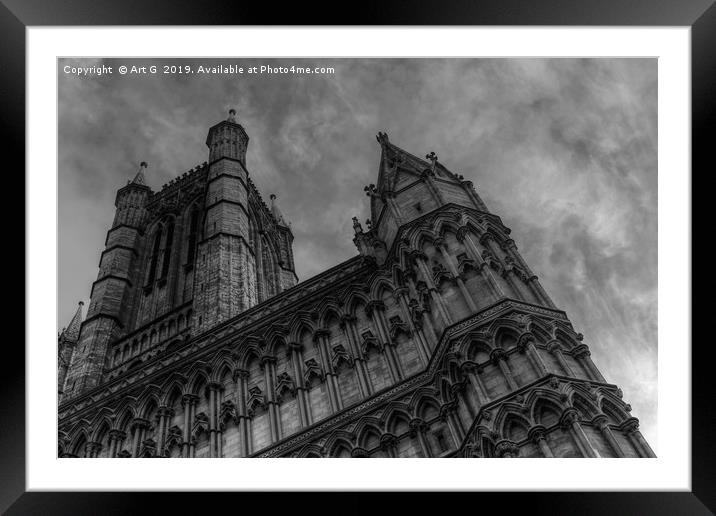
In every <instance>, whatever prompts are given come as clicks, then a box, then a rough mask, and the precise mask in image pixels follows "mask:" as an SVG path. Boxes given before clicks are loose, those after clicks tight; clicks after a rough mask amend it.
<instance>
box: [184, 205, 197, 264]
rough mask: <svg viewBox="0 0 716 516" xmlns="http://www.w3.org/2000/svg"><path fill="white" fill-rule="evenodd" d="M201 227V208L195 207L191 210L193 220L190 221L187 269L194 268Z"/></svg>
mask: <svg viewBox="0 0 716 516" xmlns="http://www.w3.org/2000/svg"><path fill="white" fill-rule="evenodd" d="M198 227H199V207H198V206H194V209H192V210H191V218H190V220H189V243H188V246H189V249H188V251H187V255H186V268H187V270H191V268H192V267H193V266H194V256H195V253H196V235H197V230H198Z"/></svg>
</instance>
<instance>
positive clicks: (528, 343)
mask: <svg viewBox="0 0 716 516" xmlns="http://www.w3.org/2000/svg"><path fill="white" fill-rule="evenodd" d="M517 347H518V349H519V350H520V352H521V353H525V354H526V355H527V359H528V360H529V362H530V363H531V364H532V367H533V368H534V370H535V372H536V373H537V377H538V378H541V377H543V376H545V375H546V374H547V366H546V365H545V363H544V362H543V361H542V357H541V356H540V355H539V351H537V348H535V344H534V337H533V336H532V335H531V334H525V335H522V336H521V337H520V340H519V342H518V343H517Z"/></svg>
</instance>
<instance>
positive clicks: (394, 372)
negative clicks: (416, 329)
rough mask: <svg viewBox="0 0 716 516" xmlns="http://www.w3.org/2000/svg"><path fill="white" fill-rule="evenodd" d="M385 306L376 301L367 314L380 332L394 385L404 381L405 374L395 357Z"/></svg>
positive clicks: (372, 303) (368, 307)
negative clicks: (386, 323)
mask: <svg viewBox="0 0 716 516" xmlns="http://www.w3.org/2000/svg"><path fill="white" fill-rule="evenodd" d="M384 311H385V304H384V303H383V301H378V300H374V301H371V302H370V303H368V306H366V307H365V313H366V315H367V316H368V317H370V318H371V320H372V321H373V326H374V327H375V328H376V330H377V332H378V338H379V339H380V341H381V342H382V343H383V356H384V357H385V361H386V362H387V364H388V369H389V370H390V378H391V380H392V381H393V383H396V382H399V381H400V380H402V379H403V372H402V371H401V369H400V364H399V363H398V360H397V359H396V357H395V353H394V350H393V345H392V344H393V342H392V340H391V338H390V335H389V334H388V330H387V328H386V325H385V315H384Z"/></svg>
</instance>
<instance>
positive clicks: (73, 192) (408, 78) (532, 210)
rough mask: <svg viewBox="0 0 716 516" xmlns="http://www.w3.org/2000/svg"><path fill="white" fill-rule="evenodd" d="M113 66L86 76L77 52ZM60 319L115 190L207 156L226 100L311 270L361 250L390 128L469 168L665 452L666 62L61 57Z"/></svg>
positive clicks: (301, 267)
mask: <svg viewBox="0 0 716 516" xmlns="http://www.w3.org/2000/svg"><path fill="white" fill-rule="evenodd" d="M102 63H105V64H108V65H110V66H113V67H114V69H115V73H113V74H107V75H103V76H101V77H97V76H88V77H77V76H73V75H67V74H65V73H63V71H62V70H63V67H64V65H65V64H71V65H81V66H92V65H97V64H102ZM218 63H225V64H229V63H232V64H235V65H236V64H238V65H240V66H244V67H250V66H260V65H261V64H271V65H272V66H291V65H292V64H295V65H297V66H317V65H320V66H332V67H334V68H335V74H330V75H310V76H309V75H301V76H298V75H286V74H256V75H248V74H245V75H164V74H156V75H137V76H134V75H119V74H117V73H116V68H117V67H118V66H119V65H121V64H128V65H131V64H140V65H141V64H145V65H150V64H156V65H162V64H177V65H185V64H190V65H192V66H193V67H196V66H197V65H199V64H218ZM59 65H60V66H59V70H58V74H59V77H58V84H59V184H58V188H59V264H58V266H59V271H58V272H59V286H58V288H59V314H58V316H59V320H58V330H59V329H61V328H62V327H63V326H66V325H67V323H68V321H69V319H70V318H71V316H72V314H73V313H74V311H75V310H76V307H77V301H78V300H84V301H85V302H87V301H88V296H89V292H90V287H91V284H92V282H93V281H94V280H95V279H96V275H97V271H98V262H99V257H100V252H101V251H102V248H103V244H104V239H105V236H106V231H107V230H108V229H109V227H110V225H111V223H112V219H113V216H114V197H115V193H116V190H117V189H118V188H120V187H121V186H123V185H124V184H126V182H127V180H128V179H130V178H131V177H132V176H133V175H134V174H135V173H136V170H137V168H138V165H139V163H140V162H141V161H148V162H149V169H148V173H147V182H148V183H149V185H150V186H152V187H153V188H154V189H157V188H158V187H160V186H161V185H162V184H164V183H165V182H167V181H169V180H170V179H172V178H173V177H175V176H177V175H178V174H181V173H183V172H185V171H187V170H189V169H190V168H192V167H194V166H195V165H197V164H200V163H201V162H203V161H206V160H207V157H208V155H207V149H206V145H205V143H204V141H205V138H206V132H207V129H208V128H209V127H210V126H211V125H213V124H215V123H216V122H218V121H219V120H222V119H225V118H226V116H227V112H228V110H229V108H231V107H234V108H235V109H236V110H237V119H238V121H239V122H240V123H241V124H242V125H243V126H244V128H245V129H246V131H247V132H248V134H249V137H250V141H249V150H248V156H247V166H248V168H249V171H250V173H251V175H252V178H253V180H254V182H255V183H256V185H257V186H258V188H259V190H260V191H261V193H262V194H263V197H264V199H265V200H268V195H269V194H270V193H275V194H277V196H278V202H279V206H280V207H281V210H282V211H283V213H284V215H285V216H286V218H287V219H289V220H291V222H292V225H293V233H294V236H295V241H294V252H295V261H296V268H297V273H298V276H299V280H304V279H307V278H309V277H311V276H313V275H314V274H317V273H319V272H321V271H323V270H325V269H326V268H328V267H330V266H333V265H336V264H338V263H340V262H342V261H344V260H346V259H348V258H350V257H352V256H354V255H355V254H356V253H357V251H356V249H355V246H354V245H353V242H352V233H353V232H352V227H351V217H352V216H354V215H356V216H358V217H359V218H360V220H365V219H366V218H367V217H368V215H369V207H368V198H367V197H366V196H365V194H364V192H363V186H365V185H367V184H369V183H373V182H375V180H376V179H377V167H378V159H379V146H378V143H377V142H376V140H375V135H376V133H377V132H378V131H387V133H388V134H389V136H390V140H391V142H393V143H395V144H396V145H399V146H400V147H403V148H404V149H406V150H407V151H408V152H411V153H413V154H415V155H417V156H424V155H425V154H427V153H428V152H430V151H435V152H436V153H437V154H438V157H439V159H440V161H441V162H442V163H443V164H444V165H445V166H446V167H447V168H448V169H450V170H451V171H453V172H455V173H459V174H463V175H464V176H465V178H466V179H470V180H472V181H473V182H474V183H475V185H476V187H477V189H478V193H479V194H480V195H481V196H482V198H483V199H484V200H485V202H486V203H487V206H488V208H489V209H490V210H491V211H492V212H494V213H496V214H497V215H499V216H500V217H501V218H502V220H503V222H504V223H505V224H506V225H507V226H508V227H510V228H511V229H512V237H513V238H514V239H515V241H516V243H517V245H518V248H519V249H520V251H521V252H522V255H523V256H524V258H525V259H526V261H527V262H528V263H529V265H530V267H531V268H532V269H533V271H534V272H535V274H537V275H538V276H539V277H540V281H541V282H542V285H543V286H544V287H545V288H546V290H547V291H548V292H549V294H550V295H551V296H552V298H553V299H554V301H555V303H556V304H557V306H558V307H560V308H562V309H564V310H565V311H566V312H567V314H568V316H569V317H570V319H571V321H572V323H573V324H574V326H575V329H576V330H577V331H579V332H581V333H583V334H584V336H585V339H584V342H585V343H587V344H588V345H589V346H590V347H591V350H592V358H593V360H594V362H595V363H596V365H597V367H599V368H600V370H601V371H602V373H603V374H604V376H605V377H606V379H607V381H609V382H613V383H616V384H618V385H619V386H620V387H621V388H622V390H623V391H624V397H625V399H626V401H627V402H628V403H630V404H631V405H632V407H633V414H634V415H635V416H636V417H638V418H639V419H640V421H641V429H642V432H643V434H644V435H645V437H646V439H647V440H648V441H649V442H650V444H651V445H652V447H654V449H655V450H656V448H657V427H656V422H657V420H656V415H657V414H656V409H657V403H656V401H657V147H656V145H657V62H656V60H655V59H581V60H580V59H345V60H341V59H326V60H299V59H291V60H271V59H241V60H233V61H232V60H226V59H222V60H218V61H212V60H207V59H202V60H196V61H192V60H176V59H174V60H115V59H110V60H104V61H101V60H94V59H81V60H79V59H73V60H60V63H59Z"/></svg>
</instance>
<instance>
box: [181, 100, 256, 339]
mask: <svg viewBox="0 0 716 516" xmlns="http://www.w3.org/2000/svg"><path fill="white" fill-rule="evenodd" d="M248 142H249V137H248V135H247V134H246V131H245V130H244V128H243V127H242V126H241V125H239V124H238V123H237V122H236V111H235V110H233V109H231V110H230V111H229V117H228V118H227V119H226V120H224V121H222V122H219V123H218V124H216V125H214V126H212V127H211V128H210V129H209V133H208V135H207V137H206V145H207V147H208V148H209V172H208V177H207V187H206V199H205V209H206V217H205V223H204V224H205V225H204V239H203V240H202V241H201V242H200V243H199V247H198V252H197V265H196V275H195V280H194V289H195V292H194V294H195V295H194V306H195V313H196V323H197V326H198V329H199V331H201V330H203V329H204V328H207V327H210V326H211V325H214V324H216V323H218V322H221V321H224V320H226V319H229V318H231V317H233V316H235V315H237V314H239V313H240V312H243V311H244V310H246V309H248V308H250V307H251V306H253V305H255V304H256V303H257V299H258V298H257V293H256V258H255V256H254V253H253V252H252V251H251V246H250V244H249V241H250V238H249V232H250V228H249V203H248V197H249V177H248V171H247V169H246V147H247V145H248Z"/></svg>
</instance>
